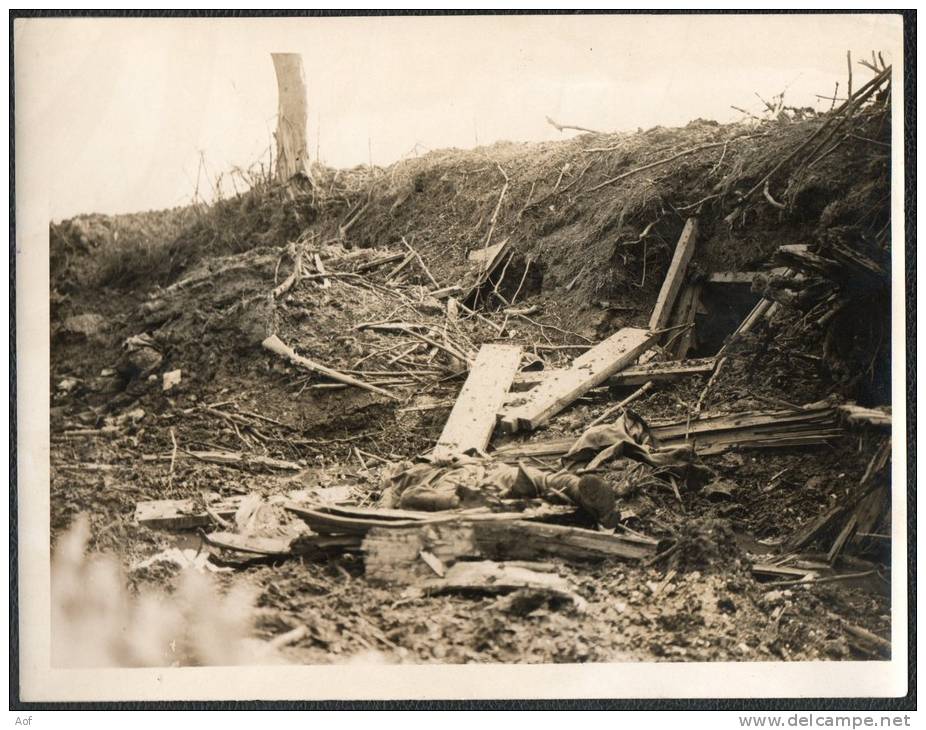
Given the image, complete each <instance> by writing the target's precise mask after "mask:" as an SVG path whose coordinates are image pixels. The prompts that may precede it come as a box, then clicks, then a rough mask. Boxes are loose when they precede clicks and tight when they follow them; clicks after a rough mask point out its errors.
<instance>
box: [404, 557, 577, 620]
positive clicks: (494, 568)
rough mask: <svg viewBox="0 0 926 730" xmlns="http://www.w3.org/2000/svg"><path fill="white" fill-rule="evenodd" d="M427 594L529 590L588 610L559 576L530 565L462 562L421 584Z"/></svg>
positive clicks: (570, 584)
mask: <svg viewBox="0 0 926 730" xmlns="http://www.w3.org/2000/svg"><path fill="white" fill-rule="evenodd" d="M419 586H420V588H421V589H422V591H423V592H425V593H430V594H436V593H449V592H454V591H465V592H467V593H469V592H473V591H478V592H484V593H509V592H510V591H515V590H520V589H528V590H531V591H540V592H542V593H548V594H550V595H551V596H557V597H559V598H566V599H569V600H571V601H573V603H575V604H576V607H577V608H579V609H584V607H585V605H586V604H585V600H584V599H583V598H582V597H581V596H579V595H578V594H577V593H576V592H575V586H574V585H573V584H572V583H571V582H570V581H569V580H567V579H566V578H563V577H562V576H560V575H557V574H556V573H549V572H542V571H538V570H532V569H530V568H529V567H527V566H526V565H505V564H503V563H494V562H491V561H488V560H485V561H480V562H461V563H457V564H456V565H453V566H451V567H450V568H449V569H448V570H447V572H446V574H445V575H444V576H443V577H442V578H432V579H430V580H426V581H423V582H421V583H420V584H419Z"/></svg>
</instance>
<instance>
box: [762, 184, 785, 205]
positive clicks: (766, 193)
mask: <svg viewBox="0 0 926 730" xmlns="http://www.w3.org/2000/svg"><path fill="white" fill-rule="evenodd" d="M768 183H769V181H768V180H766V181H765V187H764V188H762V194H763V195H764V196H765V199H766V200H767V201H768V202H769V203H771V204H772V205H774V206H775V207H776V208H780V209H781V210H784V209H785V208H787V206H786V205H785V204H784V203H779V202H778V201H777V200H775V198H773V197H772V194H771V193H770V192H769V191H768Z"/></svg>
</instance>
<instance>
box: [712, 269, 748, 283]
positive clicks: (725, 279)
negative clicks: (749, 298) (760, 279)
mask: <svg viewBox="0 0 926 730" xmlns="http://www.w3.org/2000/svg"><path fill="white" fill-rule="evenodd" d="M758 274H759V272H758V271H715V272H714V273H713V274H708V275H707V283H708V284H752V282H753V280H754V279H755V278H756V276H757V275H758Z"/></svg>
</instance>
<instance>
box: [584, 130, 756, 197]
mask: <svg viewBox="0 0 926 730" xmlns="http://www.w3.org/2000/svg"><path fill="white" fill-rule="evenodd" d="M767 136H768V135H767V134H765V133H764V132H763V133H762V134H744V135H742V136H740V137H736V138H735V139H729V140H727V141H726V142H714V143H712V144H706V145H701V146H700V147H692V148H690V149H687V150H682V151H681V152H678V153H677V154H674V155H672V156H671V157H666V158H665V159H662V160H657V161H656V162H651V163H649V164H648V165H643V166H642V167H635V168H634V169H633V170H628V171H627V172H623V173H621V174H620V175H617V176H616V177H612V178H610V179H608V180H605V181H604V182H600V183H598V184H597V185H595V186H593V187H591V188H589V189H588V190H587V191H586V192H589V193H593V192H595V191H596V190H600V189H601V188H603V187H605V186H606V185H611V184H612V183H616V182H618V181H619V180H624V179H625V178H628V177H630V176H631V175H636V174H637V173H638V172H643V171H644V170H651V169H653V168H654V167H659V166H661V165H666V164H668V163H670V162H672V161H674V160H677V159H679V158H680V157H685V156H687V155H693V154H695V153H696V152H703V151H705V150H711V149H715V148H716V147H723V146H725V145H727V144H730V143H731V142H739V141H740V140H743V139H754V138H756V137H767Z"/></svg>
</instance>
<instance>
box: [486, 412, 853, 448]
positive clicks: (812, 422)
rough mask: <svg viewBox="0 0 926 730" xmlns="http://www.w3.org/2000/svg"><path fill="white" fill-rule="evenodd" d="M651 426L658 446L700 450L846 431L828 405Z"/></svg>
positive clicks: (557, 444) (555, 444)
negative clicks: (687, 444) (685, 446)
mask: <svg viewBox="0 0 926 730" xmlns="http://www.w3.org/2000/svg"><path fill="white" fill-rule="evenodd" d="M650 432H651V433H652V434H653V436H654V437H655V438H656V439H657V441H658V442H659V443H660V445H661V446H676V445H679V444H682V443H685V442H686V441H687V442H689V443H691V444H693V445H694V446H695V448H696V451H697V452H698V453H699V454H701V455H709V454H718V453H722V452H723V451H725V450H726V449H729V448H732V447H747V446H748V447H751V448H762V447H768V448H774V447H784V446H810V445H816V444H823V443H828V442H829V441H831V440H832V439H834V438H838V437H839V436H842V435H844V434H845V431H844V430H843V429H841V428H839V427H838V425H837V423H836V421H835V418H834V412H833V410H832V409H830V408H823V409H814V410H807V411H772V412H756V411H747V412H745V413H737V414H731V415H726V416H708V417H706V418H700V419H693V420H691V421H688V420H680V421H672V422H666V423H662V424H655V425H653V424H651V425H650ZM577 440H578V437H577V436H568V437H566V438H561V439H553V440H550V441H538V442H534V443H531V444H510V445H508V446H502V447H501V448H499V449H496V450H495V451H494V452H493V456H495V457H496V458H498V459H501V460H504V461H512V460H517V459H520V458H524V457H528V456H533V457H550V456H562V455H563V454H565V453H567V452H568V451H569V449H570V448H571V447H572V445H573V444H574V443H575V442H576V441H577Z"/></svg>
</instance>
